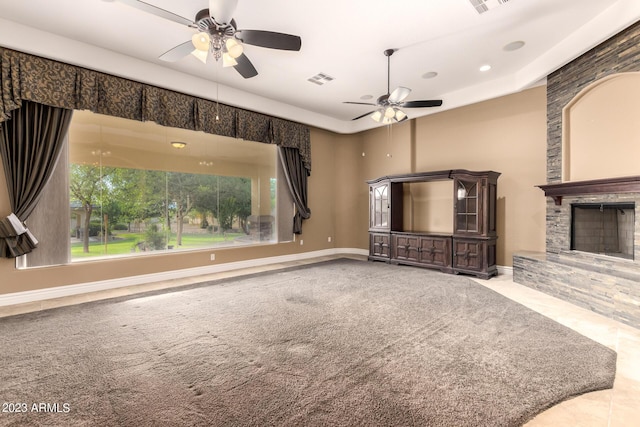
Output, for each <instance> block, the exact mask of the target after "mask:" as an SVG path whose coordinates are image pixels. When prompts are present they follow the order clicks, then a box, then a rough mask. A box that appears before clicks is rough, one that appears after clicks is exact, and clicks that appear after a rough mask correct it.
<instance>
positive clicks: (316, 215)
mask: <svg viewBox="0 0 640 427" xmlns="http://www.w3.org/2000/svg"><path fill="white" fill-rule="evenodd" d="M545 135H546V97H545V88H544V87H539V88H534V89H531V90H527V91H524V92H522V93H518V94H515V95H511V96H506V97H503V98H499V99H496V100H492V101H487V102H483V103H479V104H476V105H472V106H469V107H464V108H459V109H455V110H451V111H447V112H443V113H438V114H434V115H431V116H427V117H423V118H419V119H417V120H411V121H407V122H404V123H402V124H400V125H396V126H393V127H392V129H391V135H390V136H391V139H389V129H388V128H386V127H383V128H378V129H374V130H371V131H367V132H363V133H360V134H356V135H338V134H335V133H332V132H328V131H324V130H319V129H312V130H311V147H312V162H313V166H312V167H313V170H312V173H311V177H310V179H309V206H310V208H311V210H312V216H311V218H310V219H309V220H308V221H306V222H305V223H304V225H303V232H304V233H303V234H302V235H301V236H298V237H297V239H296V241H295V242H290V243H281V244H271V245H261V246H252V247H245V248H229V249H216V250H215V253H216V261H215V263H216V264H220V263H227V262H233V261H243V260H250V259H255V258H262V257H270V256H278V255H289V254H296V253H302V252H307V251H317V250H323V249H330V248H360V249H367V248H368V235H367V227H368V187H367V184H366V180H368V179H372V178H376V177H379V176H383V175H388V174H398V173H407V172H417V171H429V170H442V169H458V168H460V169H462V168H464V169H476V170H486V169H492V170H495V171H498V172H501V173H502V176H501V177H500V179H499V180H498V198H499V202H498V206H499V215H500V217H499V221H498V224H499V236H500V237H499V245H498V248H499V253H498V264H499V265H506V266H509V265H511V254H512V253H513V252H514V251H518V250H535V251H543V250H544V234H545V233H544V227H545V224H544V219H545V199H544V196H543V193H542V191H541V190H539V189H537V188H535V187H534V186H535V185H538V184H543V183H544V182H545V164H546V160H545V152H546V143H545V138H546V136H545ZM429 191H431V190H429ZM441 192H442V191H440V190H436V193H434V194H440V193H441ZM424 196H425V190H424V189H417V190H416V198H417V199H421V200H422V199H425V197H424ZM440 198H441V197H440ZM438 203H440V202H438ZM433 211H436V212H437V211H438V210H437V209H433V208H431V207H424V206H423V207H422V208H420V209H419V210H417V211H416V212H418V213H417V215H420V212H433ZM9 212H10V208H9V198H8V194H7V190H6V182H5V179H4V171H3V170H2V165H1V164H0V215H7V214H9ZM441 219H442V220H446V219H444V218H441ZM433 221H436V223H437V222H439V221H440V219H436V220H434V219H428V220H425V219H424V218H414V223H418V224H420V228H423V227H427V228H428V227H430V226H431V225H429V224H432V223H433ZM329 237H331V242H329V241H328V238H329ZM300 240H303V241H304V245H300ZM211 252H213V251H212V250H206V251H190V252H181V253H173V254H169V255H162V254H157V255H156V254H153V255H145V256H140V257H132V258H128V259H112V260H106V261H100V262H95V261H89V262H80V263H74V264H70V265H64V266H54V267H43V268H34V269H29V270H16V269H15V267H14V265H15V262H14V261H13V260H9V259H0V278H1V279H0V294H2V293H11V292H19V291H27V290H35V289H42V288H47V287H55V286H62V285H68V284H76V283H85V282H92V281H98V280H107V279H116V278H122V277H127V276H132V275H141V274H150V273H157V272H162V271H171V270H178V269H183V268H192V267H202V266H208V265H212V262H211V261H210V260H209V258H210V257H209V254H210V253H211Z"/></svg>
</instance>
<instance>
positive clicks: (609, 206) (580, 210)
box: [571, 203, 635, 260]
mask: <svg viewBox="0 0 640 427" xmlns="http://www.w3.org/2000/svg"><path fill="white" fill-rule="evenodd" d="M634 227H635V203H573V204H571V250H576V251H582V252H591V253H595V254H602V255H608V256H613V257H619V258H625V259H631V260H632V259H634Z"/></svg>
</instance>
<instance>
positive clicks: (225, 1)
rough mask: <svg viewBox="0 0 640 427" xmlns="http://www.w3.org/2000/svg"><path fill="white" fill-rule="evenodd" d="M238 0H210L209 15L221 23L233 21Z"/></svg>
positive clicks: (225, 23)
mask: <svg viewBox="0 0 640 427" xmlns="http://www.w3.org/2000/svg"><path fill="white" fill-rule="evenodd" d="M237 5H238V0H209V15H210V16H211V17H212V18H213V20H214V21H216V22H217V23H218V24H220V25H227V24H230V23H231V18H233V13H234V12H235V11H236V6H237Z"/></svg>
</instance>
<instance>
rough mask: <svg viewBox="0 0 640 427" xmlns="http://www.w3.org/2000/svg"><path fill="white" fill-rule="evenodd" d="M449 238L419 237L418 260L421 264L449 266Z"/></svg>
mask: <svg viewBox="0 0 640 427" xmlns="http://www.w3.org/2000/svg"><path fill="white" fill-rule="evenodd" d="M450 242H451V238H447V237H421V238H420V249H419V251H418V252H419V254H420V262H421V263H423V264H429V265H437V266H440V267H451V246H450Z"/></svg>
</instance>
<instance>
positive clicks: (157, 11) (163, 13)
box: [119, 0, 196, 28]
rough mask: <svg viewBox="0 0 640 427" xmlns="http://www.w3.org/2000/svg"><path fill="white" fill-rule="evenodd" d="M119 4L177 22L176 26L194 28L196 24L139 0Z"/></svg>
mask: <svg viewBox="0 0 640 427" xmlns="http://www.w3.org/2000/svg"><path fill="white" fill-rule="evenodd" d="M119 1H120V3H124V4H127V5H129V6H131V7H135V8H136V9H139V10H141V11H143V12H147V13H151V14H152V15H156V16H159V17H161V18H164V19H168V20H170V21H173V22H177V23H178V24H182V25H187V26H189V27H194V28H195V27H196V24H195V23H194V22H193V21H192V20H191V19H187V18H184V17H182V16H180V15H176V14H175V13H173V12H169V11H168V10H165V9H162V8H159V7H158V6H154V5H152V4H150V3H147V2H144V1H141V0H119Z"/></svg>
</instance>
